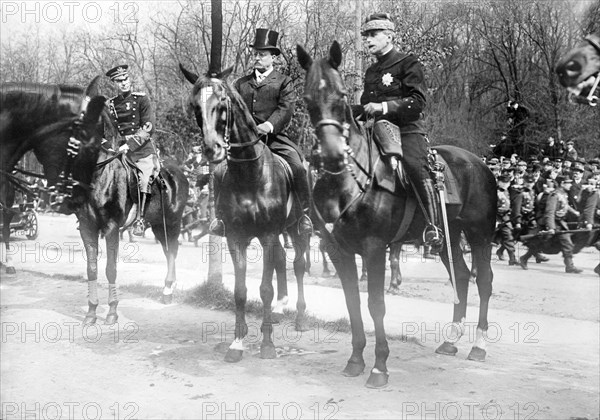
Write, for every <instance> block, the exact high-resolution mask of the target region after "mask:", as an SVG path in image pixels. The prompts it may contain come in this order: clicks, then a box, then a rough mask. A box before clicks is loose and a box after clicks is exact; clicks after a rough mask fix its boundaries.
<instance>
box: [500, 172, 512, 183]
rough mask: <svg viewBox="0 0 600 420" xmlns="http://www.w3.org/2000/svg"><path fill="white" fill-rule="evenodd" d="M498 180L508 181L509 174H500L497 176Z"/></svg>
mask: <svg viewBox="0 0 600 420" xmlns="http://www.w3.org/2000/svg"><path fill="white" fill-rule="evenodd" d="M498 182H510V175H509V174H501V175H500V176H499V177H498Z"/></svg>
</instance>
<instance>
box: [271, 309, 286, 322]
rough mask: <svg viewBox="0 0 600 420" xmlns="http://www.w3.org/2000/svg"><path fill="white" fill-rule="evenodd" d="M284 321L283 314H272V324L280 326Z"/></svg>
mask: <svg viewBox="0 0 600 420" xmlns="http://www.w3.org/2000/svg"><path fill="white" fill-rule="evenodd" d="M281 321H283V314H282V313H279V312H271V323H273V324H279V323H280V322H281Z"/></svg>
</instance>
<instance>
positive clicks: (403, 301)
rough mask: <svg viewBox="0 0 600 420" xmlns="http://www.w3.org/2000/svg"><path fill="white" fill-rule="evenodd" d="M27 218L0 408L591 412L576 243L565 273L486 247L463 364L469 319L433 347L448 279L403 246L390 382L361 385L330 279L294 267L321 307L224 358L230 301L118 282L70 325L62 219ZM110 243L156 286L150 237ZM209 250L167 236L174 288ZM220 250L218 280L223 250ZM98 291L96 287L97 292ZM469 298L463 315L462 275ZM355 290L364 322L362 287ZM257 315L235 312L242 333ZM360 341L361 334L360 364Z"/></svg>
mask: <svg viewBox="0 0 600 420" xmlns="http://www.w3.org/2000/svg"><path fill="white" fill-rule="evenodd" d="M40 225H41V234H40V237H39V238H38V240H37V241H36V242H32V241H16V242H15V245H14V246H13V248H12V249H11V251H12V253H13V254H14V255H13V256H14V258H15V259H16V260H17V261H18V263H19V264H18V269H19V273H18V275H16V276H6V275H5V274H4V273H2V279H1V282H0V286H1V305H2V312H1V315H2V343H1V345H2V351H1V356H2V360H1V373H2V379H1V391H0V397H1V398H0V400H1V408H2V415H1V416H0V417H2V418H24V417H25V414H27V413H29V414H28V415H29V416H30V417H31V418H33V417H35V418H63V419H64V418H97V417H102V418H116V417H118V418H127V417H128V416H130V418H219V419H220V418H263V419H267V418H419V419H421V418H444V419H451V418H462V419H467V418H539V419H545V418H556V419H565V418H571V417H580V418H598V413H599V409H598V407H599V398H598V394H599V389H600V376H599V373H598V372H599V364H600V363H599V357H600V356H599V349H600V344H599V328H598V326H599V320H600V314H599V302H600V299H599V297H600V289H599V281H598V277H597V276H596V275H594V274H593V272H592V269H593V268H594V266H595V265H596V264H597V263H598V253H597V251H592V250H586V251H584V252H583V253H581V254H579V255H578V256H577V257H576V263H577V265H578V266H580V267H581V268H584V269H585V272H584V274H581V275H579V276H577V275H567V274H565V273H564V269H563V267H562V261H561V258H560V257H559V256H551V261H550V262H549V263H544V264H539V265H537V264H532V265H531V269H530V270H529V271H523V270H521V269H520V268H516V267H508V266H507V264H506V262H497V261H495V262H494V264H493V265H494V273H495V277H494V295H493V297H492V300H491V309H490V316H489V318H490V321H491V327H490V339H491V341H493V342H491V343H489V347H488V350H489V354H488V360H487V361H486V362H485V363H475V362H471V361H467V360H465V358H466V355H467V354H468V352H469V349H470V347H471V345H472V341H473V340H474V337H473V335H474V334H471V335H470V337H469V336H468V337H465V338H463V340H462V341H461V343H459V354H458V355H457V356H456V357H443V356H439V355H436V354H435V353H434V350H435V348H436V347H437V346H438V345H439V344H440V342H441V341H443V337H442V335H443V332H444V331H445V327H446V325H447V323H448V321H449V320H450V319H451V307H452V306H451V304H450V302H451V288H450V286H449V285H448V283H447V275H446V273H445V271H444V269H443V267H442V265H441V263H439V262H436V261H432V260H422V259H421V258H420V256H418V255H417V253H416V252H413V251H412V250H410V249H408V250H406V252H405V253H404V256H405V260H406V261H405V262H404V263H403V264H402V270H403V274H404V277H405V280H404V283H403V285H402V293H401V295H400V296H387V297H386V304H387V315H386V329H387V332H388V334H389V335H390V337H392V340H391V341H390V349H391V354H390V359H389V362H388V367H389V369H390V375H391V376H390V384H389V386H388V387H387V388H385V389H382V390H370V389H367V388H365V387H364V382H365V381H366V375H363V376H360V377H358V378H345V377H343V376H342V375H340V373H339V372H340V371H341V369H342V368H343V367H344V365H345V362H346V360H347V358H348V357H349V354H350V349H351V347H350V336H349V335H348V334H345V333H341V332H339V331H337V330H336V328H335V324H334V323H331V322H327V321H336V320H338V319H340V318H342V317H345V316H347V315H346V308H345V304H344V299H343V293H342V291H341V289H340V288H339V280H337V279H335V278H325V277H322V276H320V275H314V276H311V277H308V278H307V279H306V283H307V286H306V298H307V303H308V309H309V311H310V312H312V313H313V314H315V315H318V316H319V318H321V319H323V322H319V323H315V324H313V325H311V329H310V330H309V331H308V332H304V333H302V334H299V333H296V332H295V331H294V330H293V328H292V327H293V326H292V325H290V324H282V325H280V326H279V327H278V329H277V330H276V332H275V344H276V345H277V346H278V353H279V355H280V357H278V358H277V359H275V360H262V359H260V358H258V357H257V355H256V353H257V346H258V344H259V341H260V339H259V338H257V337H255V336H252V337H249V338H248V339H247V342H246V347H247V352H246V354H245V357H244V359H243V360H242V361H241V362H240V363H238V364H235V365H230V364H226V363H224V362H223V361H222V357H223V351H222V348H223V346H222V345H221V343H222V342H226V341H228V340H231V337H232V329H233V325H234V316H233V314H231V313H226V312H218V311H210V310H207V309H198V308H192V307H190V306H187V305H170V306H164V305H161V304H160V303H158V302H156V301H154V300H150V299H147V298H143V297H140V296H138V295H136V294H134V293H131V292H125V293H122V295H121V303H120V305H119V313H120V319H119V325H118V328H117V327H116V326H112V327H107V326H100V325H99V326H98V327H92V328H87V329H82V327H81V326H80V324H79V323H80V321H81V320H82V319H83V315H84V313H85V309H86V293H87V288H86V284H85V261H84V257H83V255H82V252H81V244H80V239H79V236H78V232H77V230H76V229H75V226H76V222H75V219H74V218H71V217H64V216H49V215H43V216H41V217H40ZM120 250H121V253H120V265H119V280H118V281H119V284H134V285H136V284H143V285H152V286H157V287H158V286H160V285H162V281H163V276H164V274H165V273H166V265H165V264H164V259H163V257H162V253H161V251H160V247H159V246H158V245H156V244H154V241H153V239H151V238H145V239H140V240H139V241H138V242H136V243H134V244H130V243H126V242H124V243H122V244H121V248H120ZM209 251H210V248H209V247H208V245H207V244H206V243H201V244H200V246H199V247H197V248H196V247H194V245H193V244H190V243H187V242H186V243H184V244H183V245H182V247H181V250H180V254H179V257H178V288H179V289H190V288H192V287H194V286H196V285H198V284H200V283H202V282H203V281H204V280H205V278H206V275H207V274H206V273H207V266H206V265H207V264H206V261H207V259H208V253H209ZM220 251H222V250H220ZM222 255H223V260H224V264H223V280H224V283H225V285H226V286H228V287H231V286H232V284H233V275H232V268H231V263H230V261H229V259H228V256H227V253H226V252H223V254H222ZM250 258H251V259H252V263H251V264H250V268H249V273H248V292H249V296H250V297H251V298H252V297H255V298H258V284H259V280H260V279H259V277H260V273H261V265H260V248H259V247H256V248H254V255H252V253H250ZM312 259H313V265H314V267H313V274H320V271H321V268H320V265H319V263H320V261H319V259H320V256H319V255H318V253H317V252H315V253H314V254H313V258H312ZM290 277H292V278H293V276H292V275H291V273H290ZM103 282H105V279H104V278H103V277H101V283H103ZM294 286H295V285H294V284H293V282H290V286H289V289H290V292H291V293H290V294H291V299H290V308H293V307H294V304H295V298H294V296H295V293H294V291H295V287H294ZM106 295H107V292H106V288H105V287H103V288H102V289H101V291H100V298H101V303H102V304H103V303H105V302H106ZM469 300H470V305H472V306H470V307H469V311H468V321H473V322H474V321H475V320H476V317H477V305H478V298H477V292H476V288H475V287H471V290H470V293H469ZM362 301H363V306H364V307H363V319H364V320H365V325H366V328H367V330H372V321H371V320H370V316H369V314H368V310H367V309H366V295H365V296H364V297H363V299H362ZM258 326H259V321H258V320H253V321H252V322H250V330H251V333H252V332H255V333H256V332H257V329H258ZM473 330H474V327H473ZM494 331H495V332H496V334H495V335H492V333H493V332H494ZM401 335H404V336H405V337H408V338H410V340H404V341H403V340H401V339H399V338H398V337H400V336H401ZM373 341H374V337H373V336H372V335H369V337H368V345H367V348H366V349H365V359H366V362H367V368H369V367H370V365H372V363H373V358H374V356H373V346H374V343H373ZM469 341H471V343H469ZM390 394H391V395H390ZM96 414H101V416H96ZM28 418H29V417H28Z"/></svg>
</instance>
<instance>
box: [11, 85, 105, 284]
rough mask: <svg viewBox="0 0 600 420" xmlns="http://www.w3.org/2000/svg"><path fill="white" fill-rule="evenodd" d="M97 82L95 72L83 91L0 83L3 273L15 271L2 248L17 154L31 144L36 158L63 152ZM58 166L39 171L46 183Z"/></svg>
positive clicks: (55, 177) (53, 180) (52, 180)
mask: <svg viewBox="0 0 600 420" xmlns="http://www.w3.org/2000/svg"><path fill="white" fill-rule="evenodd" d="M97 82H98V78H95V79H94V80H93V81H92V82H91V83H90V85H89V86H88V87H87V89H86V90H85V91H84V90H83V89H82V88H80V87H78V86H70V85H46V84H40V83H4V84H2V85H1V86H0V207H1V208H2V216H3V231H2V240H3V242H4V244H3V245H0V263H2V264H3V265H5V266H6V272H7V273H9V274H13V273H14V272H15V269H14V267H13V266H12V264H11V263H9V252H8V248H9V235H10V221H11V219H12V217H13V213H12V211H11V210H10V208H11V206H12V204H13V202H14V189H15V186H16V184H18V180H17V179H16V178H15V177H14V175H13V174H12V171H13V169H14V167H15V165H16V164H17V162H18V161H19V160H20V159H21V158H22V157H23V155H24V154H25V153H26V152H27V151H29V150H32V149H33V150H35V151H36V155H37V156H38V159H39V158H40V156H43V157H45V158H48V159H51V157H52V156H55V155H57V154H64V155H65V156H66V144H67V142H68V140H69V136H70V135H71V130H72V124H73V123H74V122H75V121H76V120H77V119H78V117H79V113H80V112H82V111H83V110H84V109H85V107H86V105H87V103H88V100H89V96H92V95H95V94H96V91H97ZM55 141H57V142H60V143H61V144H63V146H64V147H62V148H45V147H43V144H51V143H52V142H55ZM46 142H50V143H46ZM42 150H43V151H42ZM48 154H49V155H48ZM61 170H62V168H59V167H56V166H52V165H50V166H48V168H47V170H46V174H45V176H46V177H47V178H48V180H49V183H50V185H53V184H55V183H56V182H57V181H58V179H59V174H60V171H61ZM17 188H18V187H17Z"/></svg>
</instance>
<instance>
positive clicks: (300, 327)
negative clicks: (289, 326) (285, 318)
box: [296, 318, 310, 332]
mask: <svg viewBox="0 0 600 420" xmlns="http://www.w3.org/2000/svg"><path fill="white" fill-rule="evenodd" d="M309 329H310V328H309V326H308V322H307V321H306V319H304V318H302V319H296V331H300V332H304V331H308V330H309Z"/></svg>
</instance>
